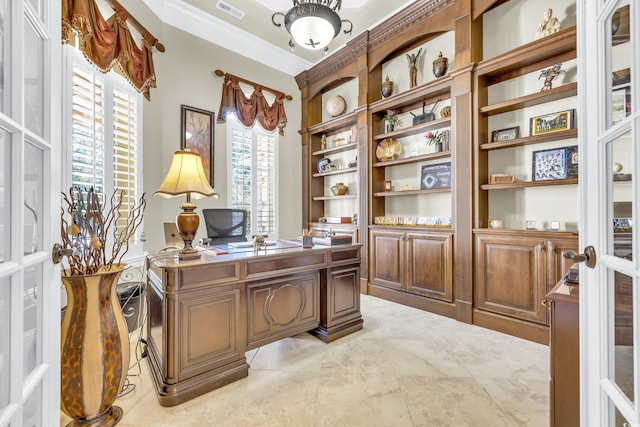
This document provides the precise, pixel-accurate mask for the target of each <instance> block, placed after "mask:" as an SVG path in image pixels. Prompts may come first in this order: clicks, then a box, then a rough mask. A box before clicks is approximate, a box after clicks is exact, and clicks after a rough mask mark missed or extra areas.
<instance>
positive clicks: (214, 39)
mask: <svg viewBox="0 0 640 427" xmlns="http://www.w3.org/2000/svg"><path fill="white" fill-rule="evenodd" d="M143 1H144V3H145V4H146V5H147V7H149V9H151V11H152V12H153V13H154V14H155V15H156V16H157V17H158V18H159V19H160V20H161V21H162V22H163V23H165V24H167V25H171V26H172V27H175V28H178V29H179V30H182V31H184V32H186V33H189V34H191V35H194V36H196V37H199V38H201V39H203V40H206V41H208V42H210V43H213V44H215V45H217V46H220V47H222V48H225V49H227V50H230V51H232V52H234V53H237V54H238V55H242V56H245V57H247V58H250V59H252V60H254V61H257V62H260V63H261V64H264V65H266V66H268V67H271V68H273V69H276V70H278V71H282V72H284V73H287V74H289V75H291V76H295V75H297V74H299V73H300V72H302V71H304V70H306V69H308V68H310V67H312V66H313V63H312V62H310V61H307V60H305V59H302V58H300V57H298V56H296V55H294V54H293V53H291V52H289V51H287V50H286V49H282V48H280V47H278V46H276V45H274V44H271V43H268V42H266V41H264V40H262V39H261V38H259V37H256V36H254V35H253V34H250V33H248V32H246V31H244V30H241V29H239V28H238V27H235V26H233V25H231V24H229V23H227V22H225V21H223V20H221V19H219V18H217V17H215V16H213V15H211V14H208V13H206V12H204V11H202V10H201V9H198V8H196V7H194V6H192V5H190V4H188V3H185V2H184V1H182V0H143ZM165 44H168V43H166V42H165Z"/></svg>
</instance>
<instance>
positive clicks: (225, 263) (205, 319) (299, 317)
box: [147, 241, 363, 406]
mask: <svg viewBox="0 0 640 427" xmlns="http://www.w3.org/2000/svg"><path fill="white" fill-rule="evenodd" d="M147 273H148V274H147V281H148V286H147V303H148V314H149V316H148V322H147V349H148V355H149V356H148V361H149V367H150V370H151V373H152V378H153V381H154V384H155V387H156V392H157V394H158V400H159V401H160V404H161V405H162V406H174V405H177V404H179V403H182V402H184V401H186V400H189V399H192V398H194V397H196V396H199V395H201V394H203V393H206V392H208V391H211V390H213V389H216V388H218V387H222V386H223V385H226V384H229V383H231V382H233V381H235V380H238V379H240V378H244V377H246V376H247V375H248V371H249V365H248V364H247V361H246V358H245V352H246V351H247V350H251V349H253V348H257V347H260V346H263V345H265V344H268V343H271V342H274V341H277V340H280V339H282V338H286V337H290V336H293V335H296V334H299V333H301V332H305V331H309V332H310V333H311V334H313V335H314V336H316V337H318V338H320V339H321V340H323V341H324V342H331V341H333V340H335V339H338V338H340V337H343V336H345V335H348V334H350V333H352V332H354V331H357V330H360V329H362V324H363V320H362V316H361V314H360V286H359V280H360V245H343V246H333V247H330V246H318V245H316V246H314V247H313V248H311V249H302V247H301V245H300V244H299V243H298V242H288V241H283V242H278V244H277V245H276V246H275V247H269V248H268V249H267V250H266V251H260V252H259V253H258V254H255V253H254V252H253V249H241V250H240V249H239V250H234V249H230V250H229V253H228V254H224V255H217V254H215V252H213V251H212V250H203V252H202V258H201V259H200V260H194V261H182V262H177V261H175V258H174V255H173V254H170V253H155V254H151V255H149V256H148V257H147Z"/></svg>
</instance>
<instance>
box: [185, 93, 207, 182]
mask: <svg viewBox="0 0 640 427" xmlns="http://www.w3.org/2000/svg"><path fill="white" fill-rule="evenodd" d="M180 117H181V120H180V148H181V149H182V150H184V149H189V150H191V151H195V152H197V153H198V154H200V157H201V158H202V167H203V168H204V173H205V175H206V176H207V179H208V180H209V184H211V186H212V187H213V159H214V156H213V155H214V147H213V126H214V123H215V122H214V121H213V118H214V113H213V112H212V111H207V110H202V109H200V108H194V107H189V106H187V105H181V106H180Z"/></svg>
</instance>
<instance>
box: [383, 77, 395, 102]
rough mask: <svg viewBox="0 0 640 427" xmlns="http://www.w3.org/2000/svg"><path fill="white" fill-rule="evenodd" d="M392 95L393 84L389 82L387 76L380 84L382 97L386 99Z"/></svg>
mask: <svg viewBox="0 0 640 427" xmlns="http://www.w3.org/2000/svg"><path fill="white" fill-rule="evenodd" d="M392 93H393V82H392V81H391V80H389V76H387V78H386V79H385V81H383V82H382V96H383V97H384V98H387V97H389V96H391V94H392Z"/></svg>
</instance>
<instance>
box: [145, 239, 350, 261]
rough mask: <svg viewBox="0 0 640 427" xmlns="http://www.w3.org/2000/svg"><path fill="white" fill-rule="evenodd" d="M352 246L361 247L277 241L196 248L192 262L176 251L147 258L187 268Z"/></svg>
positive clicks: (157, 253)
mask: <svg viewBox="0 0 640 427" xmlns="http://www.w3.org/2000/svg"><path fill="white" fill-rule="evenodd" d="M352 246H361V245H360V244H349V245H334V246H328V245H313V247H312V248H303V247H302V241H298V240H278V241H276V242H275V244H272V245H269V246H267V247H266V249H264V248H263V249H260V250H259V251H257V252H256V251H254V249H253V246H251V247H231V246H229V245H226V244H225V245H215V246H196V249H197V250H198V253H199V254H200V258H199V259H193V260H178V259H177V256H176V255H177V251H178V249H175V250H174V249H172V250H167V251H160V252H153V253H149V254H148V257H150V258H152V259H153V261H154V262H156V263H158V264H160V265H161V266H162V267H173V268H175V267H181V266H185V267H186V266H189V265H196V264H203V263H214V262H224V261H238V260H243V259H249V258H258V257H271V256H286V255H290V256H298V255H300V254H302V253H303V252H304V253H305V254H306V253H313V252H316V253H317V252H326V251H330V250H338V249H345V248H350V247H352Z"/></svg>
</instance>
